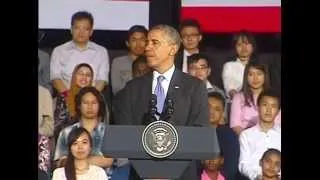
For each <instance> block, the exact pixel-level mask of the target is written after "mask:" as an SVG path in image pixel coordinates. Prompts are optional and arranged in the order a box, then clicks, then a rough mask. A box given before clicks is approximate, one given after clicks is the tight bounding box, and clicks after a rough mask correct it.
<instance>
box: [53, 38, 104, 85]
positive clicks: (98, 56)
mask: <svg viewBox="0 0 320 180" xmlns="http://www.w3.org/2000/svg"><path fill="white" fill-rule="evenodd" d="M81 63H87V64H89V65H90V66H91V67H92V69H93V80H94V81H96V80H103V81H106V82H108V74H109V55H108V51H107V49H106V48H104V47H103V46H100V45H98V44H96V43H94V42H91V41H89V42H88V43H87V47H86V48H85V49H83V50H80V49H79V48H78V47H76V45H75V43H74V42H73V41H69V42H66V43H64V44H62V45H60V46H58V47H56V48H54V50H53V52H52V56H51V62H50V79H51V80H54V79H61V80H62V81H63V83H64V84H65V86H66V87H67V88H70V83H71V77H72V72H73V69H74V68H75V66H76V65H78V64H81Z"/></svg>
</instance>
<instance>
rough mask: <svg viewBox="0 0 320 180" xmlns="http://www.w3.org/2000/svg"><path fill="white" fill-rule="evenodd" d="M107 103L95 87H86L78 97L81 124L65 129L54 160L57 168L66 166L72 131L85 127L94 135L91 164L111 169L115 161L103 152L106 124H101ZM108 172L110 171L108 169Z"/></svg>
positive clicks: (78, 115)
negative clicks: (69, 137)
mask: <svg viewBox="0 0 320 180" xmlns="http://www.w3.org/2000/svg"><path fill="white" fill-rule="evenodd" d="M105 110H106V108H105V103H104V100H103V97H102V95H101V93H100V92H99V91H98V90H97V89H96V88H95V87H84V88H82V89H80V91H79V93H78V94H77V96H76V117H77V118H78V121H79V122H76V123H75V124H72V125H70V126H67V127H66V128H64V129H63V130H62V131H61V132H60V134H59V137H58V141H57V145H56V150H55V154H54V160H55V161H56V164H57V167H61V166H63V165H64V164H65V161H66V159H67V155H68V140H67V137H68V135H69V133H70V131H71V130H73V129H75V128H78V127H83V128H85V129H86V130H87V131H89V132H90V134H91V135H92V138H93V139H94V141H93V148H92V151H91V154H90V156H89V158H88V159H89V163H90V164H93V165H97V166H100V167H102V168H109V167H110V166H111V164H112V161H113V159H111V158H106V157H104V156H103V154H102V152H101V145H102V140H103V136H104V131H105V123H103V122H101V120H102V119H103V117H104V116H105ZM107 170H108V169H107Z"/></svg>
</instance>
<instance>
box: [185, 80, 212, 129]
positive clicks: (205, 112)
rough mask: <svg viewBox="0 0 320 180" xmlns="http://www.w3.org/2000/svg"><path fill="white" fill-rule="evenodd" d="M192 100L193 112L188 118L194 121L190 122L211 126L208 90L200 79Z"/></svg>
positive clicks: (196, 124)
mask: <svg viewBox="0 0 320 180" xmlns="http://www.w3.org/2000/svg"><path fill="white" fill-rule="evenodd" d="M191 100H192V101H191V108H190V109H191V112H190V116H189V118H188V120H191V121H192V122H191V123H190V122H188V123H189V124H191V125H195V126H198V125H200V126H209V121H208V119H209V108H208V91H207V89H206V86H205V84H204V83H202V82H200V81H199V83H198V85H197V87H196V88H195V90H194V92H193V94H192V99H191Z"/></svg>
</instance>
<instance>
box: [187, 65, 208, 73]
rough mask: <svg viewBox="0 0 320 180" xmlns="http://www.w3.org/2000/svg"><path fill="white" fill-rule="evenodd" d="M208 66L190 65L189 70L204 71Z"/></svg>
mask: <svg viewBox="0 0 320 180" xmlns="http://www.w3.org/2000/svg"><path fill="white" fill-rule="evenodd" d="M208 68H209V67H208V66H201V67H190V68H189V71H193V72H195V71H204V70H207V69H208Z"/></svg>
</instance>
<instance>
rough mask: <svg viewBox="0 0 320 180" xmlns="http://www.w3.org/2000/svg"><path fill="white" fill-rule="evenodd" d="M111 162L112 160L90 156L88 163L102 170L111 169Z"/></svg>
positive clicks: (99, 156) (101, 156) (100, 156)
mask: <svg viewBox="0 0 320 180" xmlns="http://www.w3.org/2000/svg"><path fill="white" fill-rule="evenodd" d="M112 162H113V159H112V158H106V157H104V156H103V155H91V156H90V157H89V163H90V164H93V165H96V166H100V167H102V168H108V167H111V165H112Z"/></svg>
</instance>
